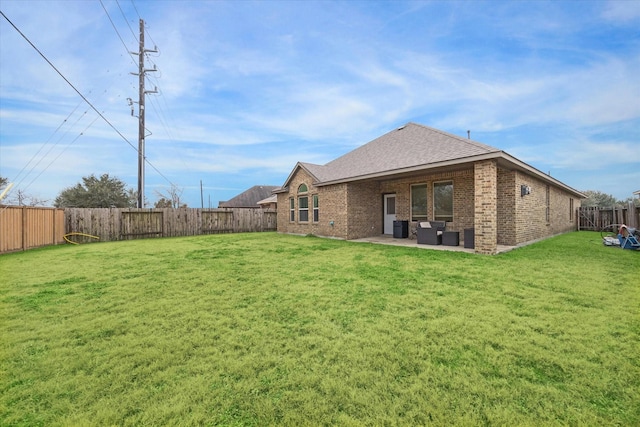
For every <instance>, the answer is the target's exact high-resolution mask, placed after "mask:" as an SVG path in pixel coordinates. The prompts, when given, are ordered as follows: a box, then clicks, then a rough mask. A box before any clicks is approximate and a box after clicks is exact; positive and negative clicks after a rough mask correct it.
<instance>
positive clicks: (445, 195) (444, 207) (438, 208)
mask: <svg viewBox="0 0 640 427" xmlns="http://www.w3.org/2000/svg"><path fill="white" fill-rule="evenodd" d="M433 217H434V219H435V220H436V221H449V222H451V221H453V181H445V182H434V183H433Z"/></svg>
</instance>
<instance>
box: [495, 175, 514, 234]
mask: <svg viewBox="0 0 640 427" xmlns="http://www.w3.org/2000/svg"><path fill="white" fill-rule="evenodd" d="M519 191H520V190H519V187H518V197H520V193H519ZM514 200H516V172H515V171H509V170H505V169H501V168H499V169H498V201H497V208H498V211H497V212H498V217H497V226H498V229H497V239H498V240H497V243H498V244H499V245H507V246H515V245H516V242H517V235H516V229H517V227H516V206H515V204H514Z"/></svg>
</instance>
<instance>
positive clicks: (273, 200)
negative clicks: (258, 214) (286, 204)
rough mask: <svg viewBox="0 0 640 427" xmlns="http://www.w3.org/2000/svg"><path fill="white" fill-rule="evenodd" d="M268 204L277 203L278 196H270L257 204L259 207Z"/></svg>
mask: <svg viewBox="0 0 640 427" xmlns="http://www.w3.org/2000/svg"><path fill="white" fill-rule="evenodd" d="M269 203H278V195H277V194H272V195H271V196H269V197H267V198H266V199H262V200H260V201H259V202H258V204H259V205H268V204H269Z"/></svg>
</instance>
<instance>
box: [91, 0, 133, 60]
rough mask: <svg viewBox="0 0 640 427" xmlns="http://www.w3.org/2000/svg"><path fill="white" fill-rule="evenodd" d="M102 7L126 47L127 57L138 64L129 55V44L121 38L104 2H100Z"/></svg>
mask: <svg viewBox="0 0 640 427" xmlns="http://www.w3.org/2000/svg"><path fill="white" fill-rule="evenodd" d="M100 5H101V6H102V9H103V10H104V13H105V14H106V15H107V18H109V22H111V26H112V27H113V29H114V30H115V32H116V34H117V35H118V38H119V39H120V41H121V42H122V46H124V50H125V52H127V55H128V56H129V59H131V62H133V63H134V64H135V63H136V62H135V61H134V60H133V58H131V56H130V55H129V48H127V44H126V43H125V42H124V40H123V39H122V36H120V32H119V31H118V29H117V28H116V25H115V24H114V23H113V20H112V19H111V16H110V15H109V12H108V11H107V8H106V7H104V3H102V0H100ZM133 38H134V39H135V35H134V36H133Z"/></svg>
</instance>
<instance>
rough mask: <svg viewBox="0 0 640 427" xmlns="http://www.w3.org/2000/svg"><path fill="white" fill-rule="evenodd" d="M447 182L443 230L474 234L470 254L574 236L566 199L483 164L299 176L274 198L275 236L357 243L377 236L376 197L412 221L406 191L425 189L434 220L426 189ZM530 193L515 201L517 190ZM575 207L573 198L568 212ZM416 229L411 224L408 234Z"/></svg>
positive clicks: (380, 224) (379, 206)
mask: <svg viewBox="0 0 640 427" xmlns="http://www.w3.org/2000/svg"><path fill="white" fill-rule="evenodd" d="M440 181H452V182H453V215H454V220H453V222H448V223H447V229H448V230H453V231H459V232H460V239H461V244H462V243H463V238H464V234H463V230H464V229H465V228H471V227H474V228H475V229H476V230H475V232H476V239H475V240H476V242H475V244H476V252H479V253H495V252H496V249H497V244H501V245H510V246H513V245H517V244H521V243H525V242H528V241H532V240H536V239H540V238H543V237H548V236H552V235H554V234H559V233H563V232H567V231H571V230H575V229H576V221H577V218H576V214H575V213H574V214H573V215H571V214H570V206H571V198H572V197H571V195H569V194H568V193H566V192H564V191H562V190H561V189H559V188H555V187H551V186H549V192H548V200H549V203H548V207H549V216H548V220H547V184H546V183H544V182H543V181H541V180H539V179H537V178H534V177H531V176H529V175H526V174H524V173H522V172H518V171H510V170H506V169H502V168H499V167H498V166H497V164H496V162H495V161H484V162H479V163H476V164H475V165H474V168H469V169H464V170H458V171H450V172H439V173H432V174H424V175H417V176H412V177H408V178H400V179H391V180H386V181H381V182H379V181H366V182H352V183H348V184H347V183H345V184H337V185H329V186H322V187H315V186H313V184H312V183H313V178H312V177H311V176H309V175H308V174H307V173H306V172H305V171H304V169H301V168H300V169H298V170H297V171H296V172H295V174H294V175H293V176H292V178H291V181H290V183H289V190H290V192H289V193H282V194H278V231H279V232H281V233H292V234H303V235H306V234H315V235H318V236H325V237H335V238H340V239H357V238H362V237H369V236H377V235H379V234H382V233H383V215H382V210H383V195H384V194H395V195H396V218H397V219H398V220H408V221H410V220H411V185H412V184H427V216H428V218H429V219H433V183H434V182H440ZM302 183H304V184H306V185H307V187H308V193H307V196H308V197H309V221H308V222H300V221H299V212H298V195H297V189H298V187H299V185H300V184H302ZM521 185H527V186H529V187H530V188H531V194H528V195H526V196H524V197H521V196H520V186H521ZM314 194H317V195H318V198H319V221H318V222H314V221H313V198H312V196H313V195H314ZM290 196H292V197H294V202H295V221H293V222H292V221H290V219H289V197H290ZM579 207H580V200H579V199H577V198H575V197H574V198H573V209H574V212H575V210H576V209H578V208H579ZM415 226H416V223H415V222H410V227H411V228H412V229H413V228H415Z"/></svg>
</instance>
